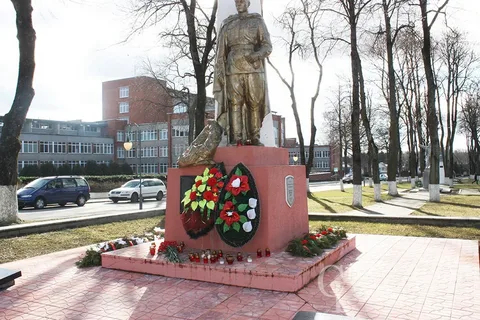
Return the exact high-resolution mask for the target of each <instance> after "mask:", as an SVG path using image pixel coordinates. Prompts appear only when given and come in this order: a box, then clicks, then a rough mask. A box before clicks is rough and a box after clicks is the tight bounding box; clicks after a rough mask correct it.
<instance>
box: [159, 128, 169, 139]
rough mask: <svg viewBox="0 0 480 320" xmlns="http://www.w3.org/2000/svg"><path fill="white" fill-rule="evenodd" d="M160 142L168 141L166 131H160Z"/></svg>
mask: <svg viewBox="0 0 480 320" xmlns="http://www.w3.org/2000/svg"><path fill="white" fill-rule="evenodd" d="M160 140H168V129H162V130H160Z"/></svg>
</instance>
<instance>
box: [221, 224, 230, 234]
mask: <svg viewBox="0 0 480 320" xmlns="http://www.w3.org/2000/svg"><path fill="white" fill-rule="evenodd" d="M228 230H230V227H229V226H228V224H226V223H225V224H224V225H223V232H224V233H225V232H227V231H228Z"/></svg>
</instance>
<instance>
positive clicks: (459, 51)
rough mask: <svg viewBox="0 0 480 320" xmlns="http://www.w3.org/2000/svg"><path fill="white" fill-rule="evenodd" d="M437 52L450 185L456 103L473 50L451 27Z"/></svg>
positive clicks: (470, 66)
mask: <svg viewBox="0 0 480 320" xmlns="http://www.w3.org/2000/svg"><path fill="white" fill-rule="evenodd" d="M439 52H440V60H441V61H442V65H443V66H444V68H445V70H444V72H445V73H446V76H445V77H444V81H442V82H441V87H442V89H443V93H444V97H445V101H446V104H447V105H446V113H447V114H446V120H447V127H446V131H447V138H446V145H445V152H444V154H443V162H444V165H445V176H446V178H447V180H448V181H447V182H448V184H450V185H453V178H454V173H453V161H454V159H453V143H454V140H455V133H456V128H457V116H458V106H459V100H460V97H461V94H462V92H464V90H465V88H466V86H467V85H468V82H469V80H470V79H471V76H472V73H473V71H474V63H475V62H476V61H477V58H476V57H475V53H474V51H473V50H472V49H470V48H469V45H468V43H467V41H466V37H465V34H463V33H462V32H460V31H459V30H457V29H454V28H448V30H447V31H446V32H445V33H444V35H443V38H442V40H441V42H440V45H439ZM439 109H440V108H439ZM442 128H443V126H442Z"/></svg>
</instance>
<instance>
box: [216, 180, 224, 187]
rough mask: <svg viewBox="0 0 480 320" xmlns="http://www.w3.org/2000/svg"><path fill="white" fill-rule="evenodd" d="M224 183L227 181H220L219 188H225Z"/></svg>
mask: <svg viewBox="0 0 480 320" xmlns="http://www.w3.org/2000/svg"><path fill="white" fill-rule="evenodd" d="M224 185H225V183H223V181H219V182H218V183H217V186H218V187H219V188H223V186H224Z"/></svg>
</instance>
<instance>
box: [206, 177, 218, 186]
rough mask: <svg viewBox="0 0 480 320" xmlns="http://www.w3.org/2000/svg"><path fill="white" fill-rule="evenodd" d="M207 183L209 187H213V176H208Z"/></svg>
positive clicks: (214, 181) (215, 181)
mask: <svg viewBox="0 0 480 320" xmlns="http://www.w3.org/2000/svg"><path fill="white" fill-rule="evenodd" d="M207 185H208V186H210V187H212V188H213V187H215V186H216V185H217V179H215V178H209V179H208V180H207Z"/></svg>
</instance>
